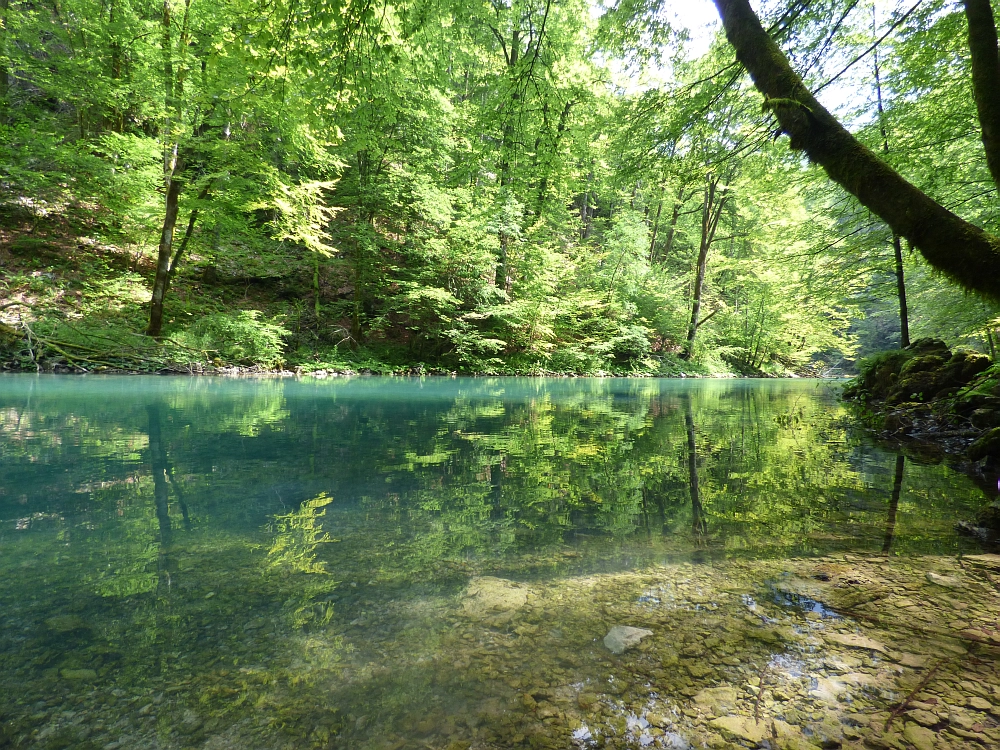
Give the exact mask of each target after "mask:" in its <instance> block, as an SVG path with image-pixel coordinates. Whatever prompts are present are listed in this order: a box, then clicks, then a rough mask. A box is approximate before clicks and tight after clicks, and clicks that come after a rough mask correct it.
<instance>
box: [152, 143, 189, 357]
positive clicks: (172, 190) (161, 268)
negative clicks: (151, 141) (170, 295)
mask: <svg viewBox="0 0 1000 750" xmlns="http://www.w3.org/2000/svg"><path fill="white" fill-rule="evenodd" d="M182 170H183V164H182V163H181V159H180V157H179V156H175V157H174V159H173V168H172V169H171V170H170V172H169V173H167V175H166V181H167V197H166V200H165V201H164V211H163V228H162V230H161V231H160V247H159V251H158V253H157V255H156V276H155V277H154V278H153V296H152V298H151V299H150V302H149V325H148V326H147V327H146V335H147V336H153V337H158V336H159V335H160V331H161V330H162V328H163V299H164V297H166V294H167V287H168V286H169V284H170V259H171V257H172V255H173V249H174V230H175V229H176V228H177V211H178V208H179V207H180V197H181V177H180V173H181V171H182Z"/></svg>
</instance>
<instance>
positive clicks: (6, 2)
mask: <svg viewBox="0 0 1000 750" xmlns="http://www.w3.org/2000/svg"><path fill="white" fill-rule="evenodd" d="M9 8H10V0H0V118H6V117H7V110H8V107H9V104H8V102H7V95H8V94H9V93H10V71H9V70H7V66H6V65H4V64H3V62H2V60H3V58H4V57H5V55H6V54H7V15H8V14H7V11H8V9H9Z"/></svg>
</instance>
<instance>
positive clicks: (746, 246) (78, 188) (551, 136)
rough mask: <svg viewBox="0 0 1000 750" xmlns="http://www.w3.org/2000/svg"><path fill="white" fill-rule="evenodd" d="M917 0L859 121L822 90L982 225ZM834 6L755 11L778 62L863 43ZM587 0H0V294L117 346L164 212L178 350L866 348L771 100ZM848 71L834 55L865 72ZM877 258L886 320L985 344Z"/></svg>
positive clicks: (793, 360)
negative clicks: (789, 15)
mask: <svg viewBox="0 0 1000 750" xmlns="http://www.w3.org/2000/svg"><path fill="white" fill-rule="evenodd" d="M932 5H933V8H928V9H926V10H923V9H921V10H920V12H919V13H917V14H916V15H915V16H914V17H913V18H912V19H911V22H910V24H909V25H904V26H902V27H900V28H898V29H897V30H896V31H895V32H894V33H893V34H892V35H890V37H888V38H887V40H886V41H885V42H884V43H883V45H882V47H880V55H881V57H880V60H881V75H882V78H881V79H880V83H881V84H882V93H883V98H884V105H885V106H884V111H883V112H882V113H881V114H879V113H877V112H876V113H874V114H873V111H872V110H871V109H870V108H866V107H867V103H864V104H863V105H862V104H860V103H859V104H858V109H857V110H856V111H852V112H848V113H846V114H848V115H851V116H853V117H854V119H855V120H856V121H857V122H858V123H859V126H858V128H857V130H858V132H859V137H861V138H862V140H864V141H865V142H866V143H868V144H869V145H871V146H872V147H873V148H877V149H880V150H884V149H883V147H884V146H885V144H886V143H888V145H889V153H888V155H887V157H886V158H887V159H888V160H889V161H890V162H892V163H894V164H895V165H896V166H897V167H899V168H900V169H901V170H903V171H904V173H905V174H906V176H907V177H908V178H909V179H911V180H912V181H913V182H915V183H916V184H918V185H919V186H920V187H921V188H922V189H924V190H926V191H928V192H929V193H930V194H932V195H933V196H935V197H936V198H938V199H939V200H942V201H944V202H945V203H947V204H949V205H954V206H956V207H957V208H956V210H958V211H960V212H961V213H962V215H963V216H966V217H968V218H971V219H974V220H975V221H977V222H978V223H980V224H981V225H984V226H989V225H991V223H995V222H996V220H997V213H996V206H995V205H994V204H995V201H993V200H992V198H991V194H990V191H988V190H987V191H984V190H982V189H981V185H982V184H983V181H984V180H985V179H988V174H987V172H986V171H985V167H984V166H983V164H982V160H981V159H979V158H978V152H979V150H980V145H979V143H978V136H977V134H976V132H974V129H970V128H969V127H968V123H969V122H970V121H972V119H973V118H974V117H975V113H974V105H973V102H972V100H971V97H969V96H968V95H967V94H968V92H967V87H968V83H967V80H968V77H967V70H966V64H967V63H966V60H965V58H964V57H963V56H962V50H963V49H964V47H963V46H962V45H963V44H964V42H963V41H962V34H960V33H958V31H957V30H960V28H961V27H962V23H963V21H962V18H961V13H960V11H958V10H956V9H951V8H947V7H945V6H943V5H941V3H940V2H939V1H936V2H935V3H932ZM834 6H837V7H839V6H838V3H836V2H835V3H832V4H830V3H825V4H822V6H815V7H813V6H810V7H809V8H808V9H803V10H802V12H801V13H800V14H798V15H796V16H795V17H794V19H792V21H791V22H790V24H789V25H788V27H787V28H786V29H785V31H784V32H783V33H785V34H786V35H787V39H786V40H785V41H783V44H785V45H786V46H787V47H788V48H789V49H791V50H792V52H793V57H795V56H796V55H798V56H800V57H802V59H809V60H811V62H810V63H809V64H808V65H805V66H803V67H804V68H805V70H806V72H807V79H808V81H809V82H810V85H812V83H814V82H815V83H816V84H817V85H818V84H819V82H820V81H822V80H825V77H827V76H830V75H832V74H833V73H835V72H837V71H836V69H835V67H836V66H835V64H834V63H833V62H832V61H833V60H841V58H842V57H849V56H851V55H853V54H854V53H855V52H856V51H863V50H864V49H866V48H867V47H868V46H870V35H871V19H870V18H869V17H868V16H867V15H866V14H861V13H860V10H857V9H854V8H853V6H851V8H847V7H846V6H845V7H844V10H845V11H850V12H847V13H846V14H845V15H844V18H843V19H841V22H840V23H839V24H838V25H837V26H836V27H835V28H834V33H833V36H832V37H829V38H828V34H829V31H830V28H829V23H828V22H829V18H828V17H827V16H828V15H829V14H830V13H833V12H834V10H833V9H834ZM164 9H166V11H167V14H166V15H164ZM605 11H606V12H605V13H604V15H603V16H602V17H601V18H600V19H595V18H594V15H593V13H592V9H591V8H590V6H588V5H587V4H586V3H583V2H580V0H570V1H569V4H565V3H564V4H562V5H560V6H558V7H556V6H553V5H552V4H551V3H545V2H541V0H517V2H515V3H512V4H509V5H502V4H501V5H496V6H476V5H474V4H472V5H470V4H461V3H460V4H458V5H447V4H441V3H423V4H420V5H419V6H418V5H414V4H413V3H410V2H404V3H403V4H402V5H399V6H392V7H390V6H383V7H382V8H381V10H380V11H379V12H376V11H375V9H373V8H368V7H367V6H364V8H362V7H361V6H357V7H355V6H350V7H345V8H341V7H339V6H337V7H334V6H333V5H329V4H328V3H325V2H321V3H320V4H319V5H315V6H310V7H309V8H308V9H306V8H303V7H299V6H296V5H294V4H288V3H284V2H279V3H278V4H277V5H274V6H273V7H270V6H269V8H268V10H267V12H262V11H261V9H260V8H259V7H258V6H256V5H254V4H252V3H251V4H249V5H248V4H246V3H243V2H238V1H237V0H207V2H204V3H198V4H185V3H182V2H179V0H170V2H168V3H167V4H166V5H165V6H142V5H133V4H128V3H126V4H124V5H123V4H121V3H118V2H116V3H112V4H111V5H106V4H99V3H96V2H95V0H68V4H65V3H64V4H63V5H61V6H60V9H59V12H58V13H56V14H53V13H51V12H49V11H48V10H43V9H42V8H41V7H40V6H37V5H34V4H31V3H29V2H24V1H22V0H12V2H11V3H10V4H9V9H8V11H7V15H8V18H7V21H6V24H5V26H4V32H3V33H4V34H6V35H7V36H5V37H3V38H4V39H8V40H9V39H11V38H16V39H17V40H18V41H17V44H10V43H5V44H4V45H2V47H3V54H2V58H3V63H4V65H6V66H7V69H8V70H9V71H10V72H9V76H8V77H7V79H9V87H8V91H7V95H6V96H5V97H4V101H3V107H4V109H3V115H2V116H0V222H2V223H3V225H4V226H5V227H9V228H10V230H11V231H12V233H13V234H14V235H15V236H14V237H13V239H12V241H11V242H9V243H8V247H9V253H10V257H11V258H12V259H13V262H14V263H15V264H16V268H13V269H12V272H11V273H10V274H9V277H10V278H11V279H19V280H18V281H17V284H16V288H15V287H14V286H8V290H10V293H13V294H18V295H26V296H25V297H24V299H26V300H31V301H33V302H38V301H41V300H42V299H43V298H44V301H45V304H43V305H40V306H38V305H36V306H35V312H34V313H33V315H34V316H35V317H34V318H32V320H35V321H36V322H38V319H39V318H46V317H49V316H52V317H53V319H59V320H62V321H65V320H76V321H79V325H80V326H82V327H83V328H86V327H87V326H94V327H95V328H94V330H98V329H100V327H101V326H104V325H110V326H112V327H116V332H115V333H114V335H113V336H110V338H113V339H115V340H118V341H121V340H128V339H127V337H126V338H125V339H123V338H122V336H123V335H125V333H124V332H125V330H126V329H128V335H129V336H130V335H131V334H132V333H138V332H139V331H141V330H142V329H143V328H144V319H145V317H146V315H147V313H146V310H145V305H146V302H147V299H148V295H149V291H148V290H149V288H150V284H151V278H152V277H153V272H154V258H155V256H156V255H157V251H158V248H157V244H158V241H159V238H160V237H161V236H164V230H165V229H169V230H170V232H168V233H167V234H168V235H170V236H172V237H173V242H174V243H175V244H174V246H173V248H172V250H171V257H176V258H177V265H176V267H174V268H173V271H172V274H171V276H170V279H169V281H170V284H169V290H168V293H167V295H166V297H165V300H166V302H165V305H166V308H165V309H166V314H165V316H164V332H165V333H166V334H167V335H168V337H169V338H173V339H174V340H175V342H176V343H177V345H178V346H179V347H180V348H178V349H177V350H176V352H175V354H179V353H180V352H183V351H186V350H184V349H183V347H189V349H190V350H191V351H189V352H188V353H187V355H186V356H185V357H181V359H180V360H178V361H193V360H197V361H202V362H204V361H210V360H211V359H213V358H214V359H218V360H221V361H223V362H227V363H237V364H243V365H249V364H255V365H259V366H264V367H273V366H277V365H278V364H279V363H281V362H283V361H288V362H289V363H291V364H295V365H299V366H303V367H305V368H307V369H309V368H317V367H321V366H327V365H331V366H332V365H335V364H336V363H341V364H342V365H343V366H345V367H349V368H352V369H358V368H365V369H371V370H373V371H387V372H396V371H401V370H405V369H407V367H409V366H414V367H419V368H424V369H425V370H441V371H448V372H451V371H461V372H487V373H515V372H530V373H543V372H560V373H562V372H566V373H596V372H611V373H648V374H657V373H664V372H674V371H677V370H678V369H679V370H680V371H683V372H689V371H690V372H734V373H741V374H754V375H757V374H770V375H784V374H788V373H790V372H795V373H826V372H834V371H837V369H838V368H840V369H844V368H850V367H851V366H852V361H853V358H854V356H855V352H856V350H857V349H858V347H859V346H860V347H861V349H862V351H863V352H867V351H870V350H871V349H873V348H881V347H884V346H887V345H892V344H893V343H895V341H897V340H898V339H897V338H894V337H896V336H897V334H896V330H898V322H896V320H894V315H895V313H894V310H895V307H894V304H895V300H894V297H893V295H894V292H895V276H894V273H893V270H894V269H893V268H892V261H891V250H889V248H890V242H891V237H890V236H889V235H888V233H887V231H886V229H885V228H884V227H883V226H881V225H880V224H879V223H878V222H877V221H874V220H873V219H872V217H871V216H870V215H868V214H867V212H865V211H861V210H859V208H858V206H857V204H856V203H855V202H854V201H853V200H850V199H847V198H845V196H844V195H843V194H842V192H841V191H839V189H838V188H836V187H831V185H830V184H829V181H828V180H827V179H826V178H825V176H824V175H822V174H820V173H819V172H818V171H817V170H813V169H809V168H806V167H804V166H803V164H802V163H801V162H800V161H798V160H797V158H795V157H794V156H792V155H790V154H789V153H788V152H787V150H786V149H785V147H784V145H783V144H781V143H780V142H779V143H774V142H773V138H772V137H771V135H772V132H771V130H770V126H769V124H768V122H767V120H768V117H769V116H770V115H769V114H768V113H769V112H771V111H772V110H773V109H774V108H775V107H783V106H793V105H794V106H798V104H797V103H790V101H786V100H769V101H765V102H764V113H763V114H762V113H761V103H760V97H759V95H758V94H757V92H756V91H755V90H754V89H753V88H752V86H751V85H750V83H749V81H747V80H746V79H745V78H744V77H742V76H741V75H740V73H739V71H738V70H736V69H733V68H732V67H731V51H730V50H729V48H728V47H727V46H726V45H725V44H724V43H723V42H722V39H721V37H720V38H719V39H718V40H717V41H716V43H715V44H714V45H713V46H712V47H711V48H710V49H709V51H708V52H707V53H706V54H705V55H704V56H702V57H701V58H698V59H693V58H692V57H691V56H690V55H689V54H688V52H687V50H686V49H685V38H686V37H685V33H684V32H683V31H681V30H679V29H675V28H672V26H671V21H670V18H669V13H668V9H666V8H665V7H660V6H658V5H656V4H650V3H647V2H642V1H639V2H632V1H630V2H620V3H614V4H612V5H610V6H608V7H607V8H606V9H605ZM862 15H864V18H862V17H861V16H862ZM57 16H58V17H57ZM838 17H839V16H838ZM876 22H877V24H878V23H880V22H881V21H880V20H879V19H878V17H876ZM595 51H597V52H599V53H600V54H594V53H595ZM803 56H804V57H803ZM654 59H655V60H656V61H657V65H655V66H650V65H644V64H643V63H647V62H649V61H651V60H654ZM798 59H799V58H798V57H796V60H798ZM954 61H959V62H955V64H954V65H953V64H952V63H953V62H954ZM866 64H867V63H864V64H862V63H859V64H857V65H855V66H853V67H851V68H850V69H849V71H848V73H847V74H845V75H846V76H847V78H849V79H850V82H851V85H852V86H856V87H860V88H861V89H868V90H870V89H871V88H872V85H873V80H872V75H871V71H870V69H869V68H866V67H865V65H866ZM814 79H815V80H814ZM609 81H612V82H613V85H610V86H609V85H608V82H609ZM856 99H857V101H858V102H861V100H863V99H864V97H858V98H856ZM852 104H853V101H852ZM876 114H877V115H878V116H877V117H876V116H875V115H876ZM930 143H940V147H937V146H934V147H932V146H930V145H928V144H930ZM918 152H919V153H921V154H924V156H922V157H921V158H912V154H913V153H918ZM178 169H179V170H180V173H179V174H177V175H174V177H176V179H174V177H171V175H172V174H173V171H174V170H178ZM168 182H170V183H172V184H174V185H175V186H177V185H179V186H180V192H179V197H178V200H177V209H178V210H177V215H176V217H175V220H174V219H170V220H169V221H168V219H169V212H167V211H166V202H165V200H164V196H166V195H169V191H168V189H167V188H168ZM706 186H713V187H712V190H711V191H709V190H706ZM710 193H711V194H710ZM171 221H173V224H171ZM168 224H169V225H170V226H168ZM40 227H46V228H45V230H44V231H39V228H40ZM708 227H714V229H712V230H711V231H710V230H709V229H708ZM73 246H76V247H77V248H78V249H77V250H72V249H71V248H72V247H73ZM181 247H183V253H181V252H179V251H180V248H181ZM79 248H85V252H79ZM700 257H703V258H704V269H703V271H704V274H703V280H702V282H701V286H700V289H699V290H697V293H696V290H695V280H696V276H697V275H698V268H697V266H698V265H699V263H698V261H699V258H700ZM113 258H115V260H114V262H113V261H112V259H113ZM123 258H124V259H127V261H126V262H122V259H123ZM2 259H3V258H0V260H2ZM904 265H905V272H906V276H907V279H908V287H909V292H910V298H911V302H912V304H911V319H910V322H911V329H912V330H913V333H914V336H915V337H916V336H927V335H933V336H943V337H946V338H948V339H949V340H954V341H961V342H962V343H964V344H967V345H970V346H973V347H977V348H979V349H982V350H988V349H989V347H990V346H994V347H995V344H996V341H995V337H994V331H995V330H996V329H997V327H998V321H1000V309H997V308H995V306H992V305H989V304H985V303H983V302H981V301H979V300H975V299H970V298H968V297H967V296H965V295H964V294H962V293H961V292H960V291H958V290H956V289H955V288H954V287H952V286H950V285H949V284H948V282H947V281H945V280H943V279H941V278H940V277H939V276H936V275H935V274H933V273H930V272H929V270H928V268H927V267H926V266H925V265H924V264H923V263H922V262H921V261H920V260H918V259H916V258H915V257H914V256H913V255H912V254H910V253H907V254H906V258H905V263H904ZM5 270H6V269H5ZM39 272H40V273H43V274H52V276H51V277H50V276H31V274H33V273H39ZM162 275H163V271H162V270H161V272H160V276H161V279H162ZM22 276H27V278H26V279H24V280H20V279H21V277H22ZM40 286H41V287H44V288H39V287H40ZM78 290H83V291H85V292H86V293H85V294H84V295H83V296H82V297H81V298H80V300H79V302H74V300H73V297H72V296H71V294H70V293H73V292H75V291H78ZM238 290H241V291H242V298H240V296H239V294H238ZM251 297H253V299H250V298H251ZM695 297H697V298H698V302H699V312H698V315H697V320H695V321H694V322H695V323H696V324H697V325H696V330H695V332H694V342H693V348H691V351H690V352H688V351H687V350H688V348H689V345H688V337H689V327H690V325H691V322H692V313H693V310H694V308H695V304H694V303H695ZM217 300H218V301H217ZM245 308H248V309H249V311H245V310H244V309H245ZM254 309H257V310H260V311H261V314H260V316H259V317H255V315H256V313H254V312H253V310H254ZM22 312H23V311H22ZM18 314H19V315H20V314H21V313H18ZM0 316H2V317H3V320H4V321H5V322H6V323H7V324H11V323H13V322H15V317H16V316H14V315H12V314H11V313H10V312H7V313H5V312H4V311H0ZM29 317H30V316H29ZM895 317H897V318H898V316H895ZM274 321H281V323H280V325H279V324H278V323H276V322H274ZM28 322H29V324H30V322H31V321H30V320H29V321H28ZM60 325H62V324H61V323H60ZM74 325H76V324H74ZM119 327H120V328H121V331H118V330H117V329H118V328H119ZM43 329H44V326H43ZM46 330H48V329H46ZM54 330H55V329H54V328H53V329H51V330H50V332H52V331H54ZM60 335H61V334H60ZM286 346H287V348H288V352H287V353H286V352H285V348H286ZM682 352H683V353H685V356H687V354H688V353H689V354H690V355H691V357H690V359H688V360H686V361H687V362H688V364H686V365H677V361H679V360H677V356H678V355H679V354H681V353H682ZM171 356H173V355H171ZM168 359H169V358H168ZM19 361H21V360H19ZM23 361H24V363H26V364H27V365H28V366H30V365H31V364H32V360H31V357H30V355H29V356H28V357H27V359H26V360H23ZM154 361H155V362H157V363H162V362H164V361H166V360H164V359H160V358H154Z"/></svg>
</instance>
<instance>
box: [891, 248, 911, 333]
mask: <svg viewBox="0 0 1000 750" xmlns="http://www.w3.org/2000/svg"><path fill="white" fill-rule="evenodd" d="M892 249H893V253H894V255H895V258H896V297H897V298H898V299H899V345H900V346H901V347H903V348H904V349H905V348H906V347H908V346H909V345H910V313H909V310H908V309H907V306H906V277H905V276H904V271H903V243H902V242H900V240H899V235H898V234H894V235H893V236H892Z"/></svg>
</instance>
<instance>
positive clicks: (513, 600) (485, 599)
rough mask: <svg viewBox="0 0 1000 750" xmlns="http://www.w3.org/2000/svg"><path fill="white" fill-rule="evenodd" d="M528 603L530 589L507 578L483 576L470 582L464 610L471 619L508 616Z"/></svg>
mask: <svg viewBox="0 0 1000 750" xmlns="http://www.w3.org/2000/svg"><path fill="white" fill-rule="evenodd" d="M527 603H528V588H527V587H526V586H523V585H521V584H519V583H515V582H514V581H508V580H506V579H505V578H494V577H492V576H481V577H478V578H473V579H472V580H471V581H469V587H468V588H467V589H466V590H465V597H464V599H463V601H462V609H463V610H464V611H465V613H466V614H467V615H469V616H471V617H476V618H482V617H487V616H491V617H495V616H498V615H499V616H501V617H504V616H506V617H507V618H509V617H510V616H512V615H513V613H514V612H515V611H517V610H519V609H521V607H523V606H524V605H525V604H527Z"/></svg>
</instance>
